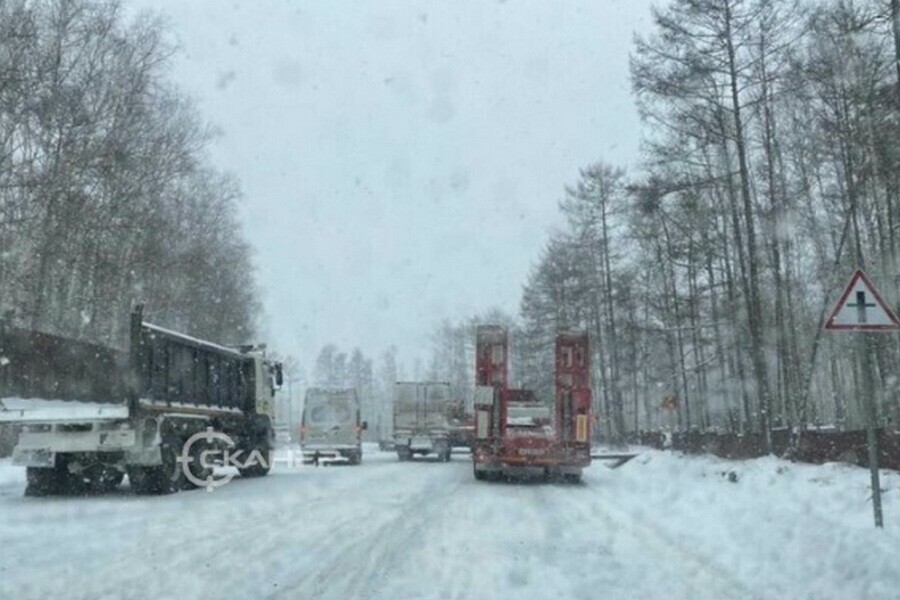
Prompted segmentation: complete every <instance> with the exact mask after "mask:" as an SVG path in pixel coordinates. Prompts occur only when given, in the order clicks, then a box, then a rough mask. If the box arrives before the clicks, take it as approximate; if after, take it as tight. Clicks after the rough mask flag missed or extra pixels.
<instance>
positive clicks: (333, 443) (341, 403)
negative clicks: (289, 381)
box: [300, 388, 367, 465]
mask: <svg viewBox="0 0 900 600" xmlns="http://www.w3.org/2000/svg"><path fill="white" fill-rule="evenodd" d="M366 426H367V424H366V422H365V421H361V420H360V418H359V398H357V396H356V390H353V389H343V390H334V389H323V388H312V389H310V390H308V391H307V392H306V399H305V401H304V403H303V418H302V420H301V422H300V449H301V450H302V451H303V462H304V463H306V464H311V463H316V464H318V462H319V461H320V460H321V461H322V462H345V463H349V464H351V465H358V464H359V463H360V462H361V461H362V432H363V430H365V429H366Z"/></svg>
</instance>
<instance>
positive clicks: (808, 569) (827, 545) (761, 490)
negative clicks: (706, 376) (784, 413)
mask: <svg viewBox="0 0 900 600" xmlns="http://www.w3.org/2000/svg"><path fill="white" fill-rule="evenodd" d="M602 479H603V491H602V494H603V496H604V497H606V498H608V499H609V500H610V502H615V504H616V506H617V507H620V508H621V509H622V510H623V511H624V512H626V513H627V514H628V516H630V517H631V518H634V519H637V520H640V521H643V522H646V523H651V524H653V526H654V527H656V528H657V529H658V530H659V531H660V532H661V533H663V534H664V535H667V536H669V537H670V538H671V539H672V540H673V541H674V542H675V543H676V544H677V545H678V546H680V547H681V548H683V549H684V552H685V553H691V554H696V555H697V556H701V557H708V559H709V560H710V561H714V562H715V564H717V565H718V566H719V567H721V568H722V569H723V570H725V571H727V572H729V573H731V575H732V576H734V577H735V578H736V579H737V580H738V581H740V582H741V583H742V584H743V585H744V586H746V587H747V588H748V589H750V590H753V591H754V592H755V593H756V594H758V595H759V596H760V597H764V598H783V597H790V598H795V599H800V598H809V599H810V600H812V599H821V598H884V599H889V598H890V599H896V598H900V568H898V557H900V475H898V474H897V473H895V472H893V471H882V473H881V485H882V488H883V490H885V492H884V494H883V502H884V511H885V529H884V530H876V529H875V527H874V525H873V516H872V504H871V499H870V496H871V493H870V489H869V473H868V471H867V470H866V469H861V468H858V467H854V466H849V465H843V464H834V463H832V464H826V465H807V464H799V463H797V464H795V463H790V462H788V461H785V460H781V459H777V458H774V457H764V458H759V459H753V460H744V461H732V460H724V459H718V458H715V457H693V456H691V457H687V456H682V455H679V454H676V453H668V452H662V451H655V450H649V451H645V452H644V453H643V455H642V456H640V457H638V458H637V459H635V460H634V461H632V462H631V463H628V464H627V465H625V466H623V467H622V468H621V469H619V470H618V471H616V472H615V473H614V474H610V475H605V476H603V478H602ZM623 500H624V502H623Z"/></svg>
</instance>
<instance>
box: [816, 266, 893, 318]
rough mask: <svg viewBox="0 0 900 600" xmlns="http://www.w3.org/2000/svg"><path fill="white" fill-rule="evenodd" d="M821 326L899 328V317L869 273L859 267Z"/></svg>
mask: <svg viewBox="0 0 900 600" xmlns="http://www.w3.org/2000/svg"><path fill="white" fill-rule="evenodd" d="M825 329H828V330H830V331H890V330H894V329H900V321H898V320H897V316H896V315H895V314H894V312H893V311H892V310H891V309H890V307H889V306H888V304H887V302H885V301H884V299H883V298H882V297H881V294H879V293H878V290H876V289H875V286H874V285H872V281H871V280H870V279H869V277H868V276H867V275H866V274H865V273H864V272H863V270H862V269H857V270H856V272H855V273H854V274H853V277H852V278H851V279H850V284H849V285H847V288H846V289H845V290H844V293H843V294H841V299H840V300H838V302H837V305H836V306H835V307H834V310H832V311H831V315H830V316H829V317H828V318H827V319H826V320H825Z"/></svg>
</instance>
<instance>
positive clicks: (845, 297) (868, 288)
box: [825, 269, 900, 527]
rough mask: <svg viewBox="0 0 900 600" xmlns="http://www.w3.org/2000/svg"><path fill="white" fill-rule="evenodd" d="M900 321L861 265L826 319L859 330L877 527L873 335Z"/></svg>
mask: <svg viewBox="0 0 900 600" xmlns="http://www.w3.org/2000/svg"><path fill="white" fill-rule="evenodd" d="M898 329H900V321H898V320H897V317H896V315H894V312H893V311H892V310H891V309H890V307H889V306H888V304H887V303H886V302H885V301H884V299H883V298H882V297H881V294H879V293H878V290H876V289H875V286H874V285H873V284H872V281H871V280H870V279H869V277H868V276H867V275H866V274H865V272H864V271H863V270H862V269H857V270H856V272H855V273H854V274H853V277H852V278H851V279H850V283H849V284H848V285H847V287H846V288H845V289H844V293H843V294H841V297H840V300H838V302H837V305H835V307H834V310H832V311H831V315H830V316H829V317H828V319H827V320H826V321H825V330H826V331H853V332H856V333H857V342H858V344H857V351H858V354H859V363H860V368H861V369H862V377H861V379H862V383H863V395H864V396H865V397H864V398H863V405H864V406H865V412H866V445H867V446H868V454H869V471H870V474H871V479H872V510H873V511H874V513H875V527H884V518H883V515H882V511H881V483H880V482H879V477H878V439H877V437H876V435H875V426H876V424H877V420H878V411H877V410H876V407H875V385H874V378H875V373H874V370H873V369H872V354H871V352H872V345H873V344H872V342H873V341H874V340H873V338H872V336H873V335H874V333H875V332H887V331H897V330H898Z"/></svg>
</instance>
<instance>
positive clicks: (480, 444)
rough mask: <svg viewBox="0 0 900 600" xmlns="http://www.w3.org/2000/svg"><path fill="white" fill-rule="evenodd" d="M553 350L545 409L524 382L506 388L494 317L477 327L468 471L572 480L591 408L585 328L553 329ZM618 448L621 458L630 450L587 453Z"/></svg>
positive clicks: (505, 340)
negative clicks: (549, 402)
mask: <svg viewBox="0 0 900 600" xmlns="http://www.w3.org/2000/svg"><path fill="white" fill-rule="evenodd" d="M555 355H556V359H555V397H554V404H553V407H552V411H551V409H550V408H548V407H547V406H546V405H544V404H542V403H541V402H539V401H537V399H536V398H535V397H534V394H533V392H531V391H530V390H517V389H510V388H509V385H508V379H509V336H508V333H507V330H506V329H505V328H503V327H500V326H496V325H482V326H479V327H478V328H477V330H476V351H475V385H476V388H475V434H474V439H473V443H472V464H473V470H474V473H475V478H476V479H479V480H486V479H497V478H499V477H500V476H502V475H503V474H513V473H517V472H526V473H527V472H539V473H540V472H542V473H543V475H544V477H545V478H551V477H562V478H563V479H564V480H566V481H569V482H578V481H580V480H581V475H582V471H583V470H584V469H585V468H586V467H588V466H590V464H591V458H592V455H591V439H592V424H593V416H592V400H591V366H590V347H589V341H588V335H587V333H585V332H583V331H577V330H566V331H559V332H558V333H557V335H556V349H555ZM620 456H626V457H627V458H625V461H627V460H628V459H630V458H633V456H634V455H603V454H597V455H594V457H596V458H599V459H601V460H605V459H608V458H619V457H620ZM625 461H623V462H622V463H620V464H624V462H625ZM617 466H618V465H617Z"/></svg>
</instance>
